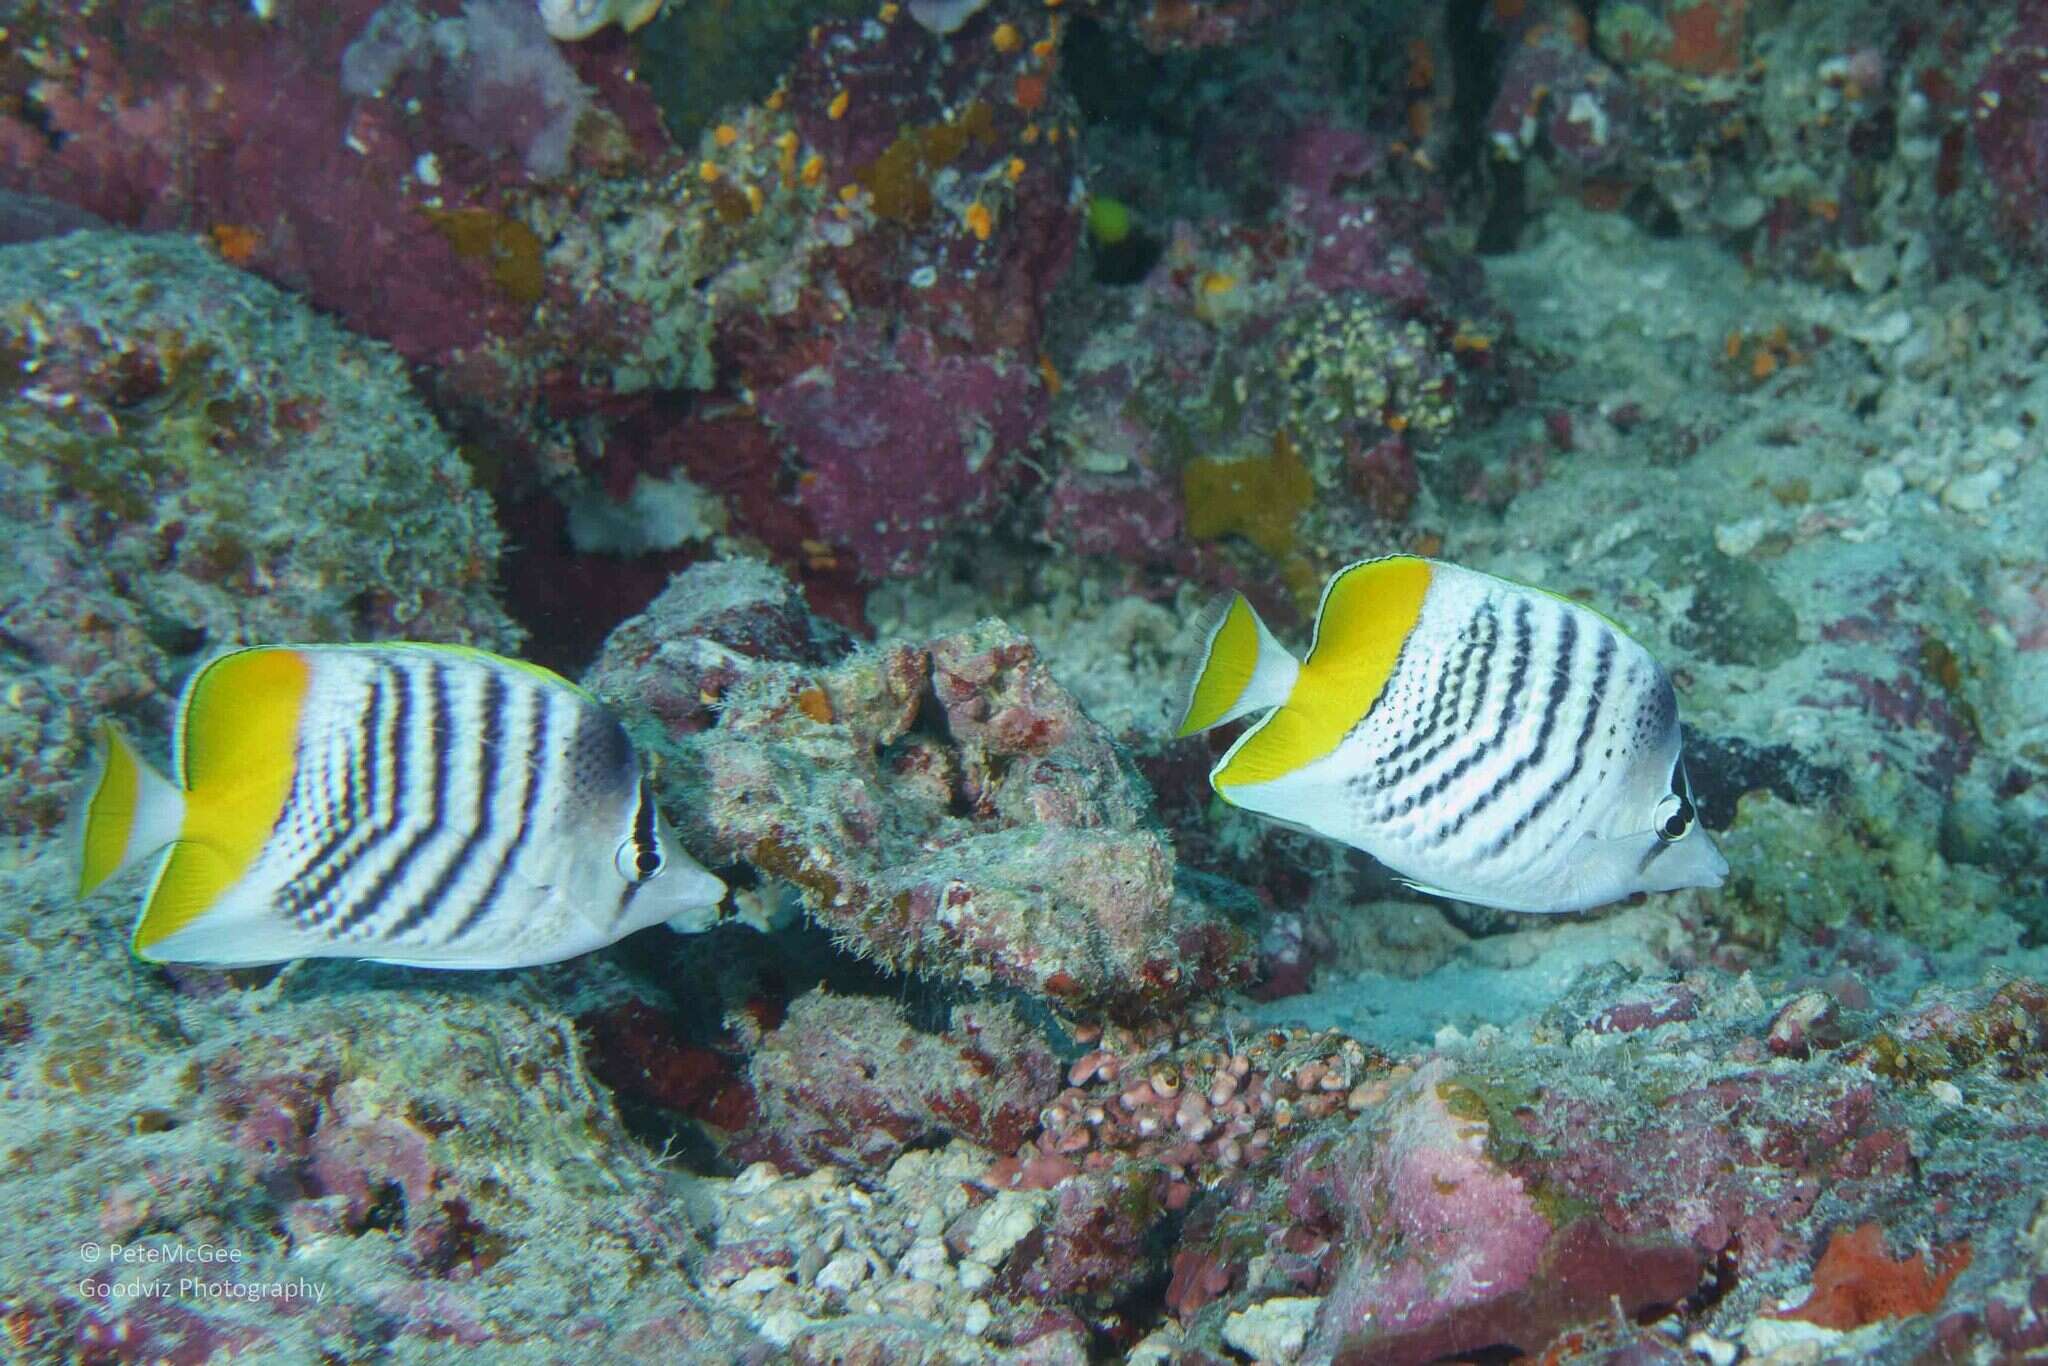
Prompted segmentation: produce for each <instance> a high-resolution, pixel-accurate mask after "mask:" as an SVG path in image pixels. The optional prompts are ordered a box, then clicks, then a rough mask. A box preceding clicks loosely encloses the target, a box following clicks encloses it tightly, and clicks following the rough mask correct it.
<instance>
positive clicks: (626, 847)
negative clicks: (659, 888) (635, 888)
mask: <svg viewBox="0 0 2048 1366" xmlns="http://www.w3.org/2000/svg"><path fill="white" fill-rule="evenodd" d="M612 862H613V864H614V866H616V867H617V868H618V870H619V876H620V877H622V878H624V879H626V881H628V882H646V881H649V880H650V879H652V878H654V877H655V876H657V875H658V874H659V873H660V872H661V868H662V861H661V849H660V847H659V846H658V845H652V844H648V845H643V844H641V843H640V841H639V839H638V838H637V837H634V836H628V837H627V838H626V839H625V840H624V841H623V842H621V843H620V845H619V849H618V852H617V853H616V854H614V855H613V856H612Z"/></svg>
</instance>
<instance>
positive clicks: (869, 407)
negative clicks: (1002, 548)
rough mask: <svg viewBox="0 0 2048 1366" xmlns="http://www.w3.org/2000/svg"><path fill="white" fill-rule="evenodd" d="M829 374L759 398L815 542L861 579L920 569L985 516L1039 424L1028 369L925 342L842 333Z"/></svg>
mask: <svg viewBox="0 0 2048 1366" xmlns="http://www.w3.org/2000/svg"><path fill="white" fill-rule="evenodd" d="M835 352H836V356H835V360H834V362H833V366H832V368H831V369H830V370H819V371H811V372H806V373H804V374H801V375H798V376H796V377H795V378H793V379H791V380H790V381H789V382H788V383H786V384H783V385H782V386H780V387H778V388H776V389H772V390H769V391H767V392H765V393H762V394H761V395H760V396H759V406H760V411H761V416H762V417H763V418H764V419H765V420H766V421H767V422H768V424H769V426H770V427H771V428H772V429H773V430H774V431H775V432H776V433H777V434H778V435H779V436H780V437H781V438H782V439H783V440H785V441H787V442H788V443H790V445H791V447H792V448H793V449H795V450H796V451H797V452H798V453H799V455H800V457H801V459H802V461H803V464H804V469H805V473H804V475H803V477H802V490H803V494H802V496H803V506H804V510H805V512H806V513H807V514H808V516H809V519H810V522H811V525H812V527H813V528H814V529H815V533H816V535H817V536H818V537H819V538H820V539H821V540H823V541H825V542H826V543H827V544H829V545H832V546H835V547H840V548H843V549H844V550H845V552H846V553H847V554H848V555H849V556H850V557H851V559H852V561H853V563H854V565H855V566H856V567H857V568H858V569H859V570H860V571H861V573H863V574H864V575H865V576H867V577H868V578H872V579H880V578H887V577H891V576H894V575H897V574H902V573H905V572H908V571H910V570H912V569H915V568H917V567H918V566H919V565H920V564H921V563H922V562H923V559H924V556H925V554H926V552H927V551H928V550H929V549H930V548H931V545H932V544H933V542H935V541H936V540H937V539H938V538H939V536H940V534H941V533H942V532H943V531H945V530H946V529H947V528H949V527H951V526H953V525H954V524H956V523H957V522H958V521H960V520H961V519H962V518H971V517H974V516H977V515H984V514H986V513H987V512H989V511H990V510H991V509H992V507H993V506H994V504H995V501H996V498H997V496H998V495H999V494H1000V493H1001V492H1002V490H1003V488H1004V486H1005V485H1006V484H1007V483H1009V482H1010V480H1011V479H1012V478H1014V475H1015V472H1016V470H1017V469H1018V468H1019V467H1018V466H1017V465H1016V463H1015V462H1014V461H1013V460H1011V459H1010V458H1009V455H1010V453H1011V452H1013V451H1015V450H1017V449H1018V448H1019V447H1021V446H1022V444H1023V443H1024V442H1025V441H1026V440H1027V439H1028V438H1029V437H1030V436H1031V434H1032V433H1033V431H1034V430H1035V429H1036V427H1037V426H1038V424H1039V423H1040V421H1042V419H1043V414H1044V407H1045V401H1044V393H1043V386H1042V385H1041V384H1040V382H1039V378H1038V374H1037V372H1036V371H1035V370H1033V369H1031V368H1029V367H1028V366H1026V365H1025V364H1023V363H1022V361H1021V359H1020V358H1017V357H1014V356H1013V357H1011V358H1010V359H1009V360H1008V362H1007V363H1006V362H1005V361H1004V360H1003V358H1002V357H1000V356H998V357H996V358H995V359H993V360H991V359H988V358H986V357H983V356H979V355H971V354H966V353H962V352H959V351H957V350H955V349H954V348H953V347H951V346H946V345H942V344H941V343H940V341H939V340H938V339H937V338H936V337H934V336H933V335H932V334H931V333H929V332H925V331H923V330H921V329H918V328H905V329H903V330H900V331H898V332H897V334H896V335H895V336H894V337H893V338H888V337H884V336H883V335H882V334H881V332H880V330H879V329H877V328H856V329H848V331H847V332H846V333H844V334H843V335H842V336H841V337H840V338H839V340H838V342H837V344H836V347H835Z"/></svg>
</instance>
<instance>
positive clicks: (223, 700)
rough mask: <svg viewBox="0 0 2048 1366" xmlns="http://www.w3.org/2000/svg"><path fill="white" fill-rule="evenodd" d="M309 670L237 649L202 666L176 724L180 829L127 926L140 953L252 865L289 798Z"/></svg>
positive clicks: (298, 662) (292, 654)
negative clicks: (183, 799)
mask: <svg viewBox="0 0 2048 1366" xmlns="http://www.w3.org/2000/svg"><path fill="white" fill-rule="evenodd" d="M311 676H312V671H311V668H310V666H309V665H308V663H307V660H306V657H305V656H304V655H302V654H300V653H299V652H298V651H296V650H288V649H253V650H238V651H236V652H235V653H234V654H231V655H224V656H222V657H221V658H219V659H217V660H215V661H214V662H213V663H211V664H209V665H207V666H206V668H205V669H204V670H202V671H201V672H200V674H199V676H198V677H197V678H195V679H194V680H193V681H192V684H191V686H190V687H189V688H187V689H186V692H185V700H184V705H183V706H182V708H181V709H180V712H179V716H178V735H177V749H178V774H179V778H180V780H181V784H182V786H183V787H184V788H185V790H186V791H187V792H188V793H189V794H191V795H190V796H189V797H188V799H187V805H186V807H185V826H184V829H183V830H182V831H180V832H179V835H178V842H177V844H176V845H175V846H174V847H173V849H172V852H171V855H170V857H169V858H168V859H166V860H165V861H164V866H163V867H162V869H160V870H159V871H158V873H157V880H156V886H155V887H154V888H153V889H152V891H151V892H150V897H149V904H148V908H147V909H146V910H145V911H144V913H143V916H142V919H141V921H140V922H139V923H137V925H136V927H135V939H134V948H135V950H136V952H138V953H141V952H143V951H145V950H147V949H148V948H149V947H150V946H151V945H153V944H156V943H158V942H160V941H161V940H163V939H165V938H167V937H169V936H170V935H172V934H175V933H177V932H178V931H179V930H180V929H183V928H184V927H185V926H186V925H188V924H190V923H191V922H192V921H193V920H194V919H196V918H197V917H198V916H199V915H201V914H202V913H204V912H205V911H206V909H207V908H208V907H210V906H212V905H213V904H214V903H215V902H216V901H218V900H219V899H220V895H221V893H222V892H224V891H226V890H227V889H228V887H230V886H231V885H233V883H234V882H235V880H236V879H237V878H239V877H241V876H242V875H243V874H244V873H245V872H247V871H248V869H249V866H250V865H251V864H252V863H254V862H255V861H256V856H257V854H259V853H261V852H262V850H263V846H264V844H265V842H266V841H268V840H269V838H270V835H271V832H272V830H273V829H275V828H276V825H277V818H278V815H279V813H280V812H282V811H283V810H284V804H285V799H286V798H287V797H288V796H289V795H290V794H291V786H292V774H293V772H294V769H295V765H296V762H297V755H298V730H299V713H300V710H301V708H303V706H304V705H305V700H306V690H307V687H308V685H309V683H310V681H311Z"/></svg>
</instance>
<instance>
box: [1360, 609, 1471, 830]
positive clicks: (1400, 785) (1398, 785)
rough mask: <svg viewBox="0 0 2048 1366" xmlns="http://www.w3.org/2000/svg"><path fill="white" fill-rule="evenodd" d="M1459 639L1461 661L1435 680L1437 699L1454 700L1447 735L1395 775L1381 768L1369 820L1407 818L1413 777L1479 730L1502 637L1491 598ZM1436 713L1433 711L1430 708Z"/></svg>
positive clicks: (1412, 797)
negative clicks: (1467, 709) (1468, 702)
mask: <svg viewBox="0 0 2048 1366" xmlns="http://www.w3.org/2000/svg"><path fill="white" fill-rule="evenodd" d="M1481 625H1483V626H1484V628H1485V629H1484V630H1479V629H1477V628H1478V627H1480V626H1481ZM1459 639H1460V641H1461V642H1462V645H1463V648H1462V649H1461V650H1460V651H1459V654H1458V657H1457V660H1456V661H1455V662H1454V663H1452V664H1451V665H1450V666H1449V667H1448V668H1446V669H1444V670H1439V671H1438V674H1437V677H1436V680H1435V681H1436V685H1437V686H1436V695H1437V699H1438V700H1441V699H1443V698H1444V697H1445V696H1446V695H1448V696H1449V697H1450V699H1451V724H1450V726H1449V727H1448V728H1447V729H1446V731H1445V732H1444V737H1443V739H1441V740H1439V741H1437V742H1436V743H1435V744H1433V745H1431V746H1429V748H1428V749H1427V750H1425V751H1424V752H1423V753H1421V754H1418V755H1416V756H1415V757H1414V758H1412V759H1410V760H1409V761H1408V762H1407V763H1406V764H1403V765H1402V766H1401V767H1400V768H1399V769H1398V770H1394V771H1393V772H1391V773H1388V772H1387V771H1386V770H1385V769H1381V770H1380V772H1381V773H1382V774H1384V775H1385V776H1382V777H1380V778H1379V779H1377V780H1376V782H1375V784H1374V785H1375V786H1376V787H1378V788H1381V789H1384V790H1385V791H1386V797H1385V800H1384V801H1382V802H1381V803H1379V804H1378V805H1377V806H1375V807H1374V808H1373V809H1372V810H1371V811H1370V813H1369V815H1368V817H1367V819H1369V820H1372V821H1384V820H1388V819H1390V818H1393V817H1397V816H1404V815H1406V814H1407V813H1408V812H1410V811H1413V810H1414V809H1415V802H1416V795H1415V794H1414V793H1413V792H1409V794H1408V795H1407V796H1405V797H1404V796H1402V795H1401V794H1402V793H1403V791H1405V790H1407V784H1408V783H1409V781H1410V780H1411V779H1413V778H1414V777H1416V775H1418V774H1419V773H1420V772H1422V770H1423V769H1425V768H1427V767H1428V766H1429V765H1430V764H1432V763H1434V762H1435V761H1436V760H1437V759H1438V758H1440V757H1441V756H1442V755H1443V754H1445V753H1446V752H1447V751H1449V750H1450V749H1451V747H1452V746H1454V745H1456V744H1458V743H1459V742H1460V741H1462V740H1470V739H1471V738H1472V736H1473V735H1474V734H1475V733H1476V724H1477V720H1478V717H1479V716H1480V714H1481V713H1483V712H1484V711H1485V710H1486V699H1487V694H1488V692H1489V691H1490V690H1491V688H1492V683H1493V652H1494V647H1495V646H1496V645H1497V644H1498V642H1499V640H1500V619H1499V616H1498V614H1497V613H1496V612H1495V610H1494V606H1493V602H1492V600H1491V599H1488V600H1485V601H1482V602H1481V603H1480V604H1479V606H1478V607H1477V608H1476V609H1475V610H1474V611H1473V613H1472V616H1471V618H1470V620H1469V622H1468V623H1467V626H1466V628H1465V629H1463V630H1461V631H1460V632H1459ZM1475 648H1476V649H1477V650H1478V652H1479V653H1478V660H1477V663H1476V665H1475V663H1474V662H1473V659H1472V654H1473V651H1474V649H1475ZM1446 673H1448V674H1450V676H1451V681H1450V684H1449V686H1448V687H1447V686H1445V685H1444V683H1443V677H1444V675H1445V674H1446ZM1468 683H1469V684H1470V685H1471V687H1472V709H1471V714H1470V715H1466V714H1465V713H1464V710H1463V708H1464V698H1465V689H1466V686H1467V684H1468ZM1433 711H1434V709H1433V708H1432V712H1433Z"/></svg>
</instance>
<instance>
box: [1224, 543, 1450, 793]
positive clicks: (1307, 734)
mask: <svg viewBox="0 0 2048 1366" xmlns="http://www.w3.org/2000/svg"><path fill="white" fill-rule="evenodd" d="M1430 578H1431V568H1430V562H1429V561H1428V560H1425V559H1420V558H1418V557H1416V556H1413V555H1392V556H1388V557H1386V558H1384V559H1378V560H1363V561H1360V562H1359V563H1357V564H1353V565H1348V566H1346V567H1345V568H1343V569H1340V570H1338V571H1337V572H1336V574H1334V575H1332V576H1331V579H1330V582H1329V584H1328V585H1327V586H1326V587H1325V588H1324V589H1323V602H1322V606H1321V607H1320V608H1318V609H1317V611H1316V634H1315V642H1314V644H1312V645H1311V646H1310V647H1309V652H1308V658H1307V659H1305V660H1303V661H1302V664H1301V670H1300V674H1299V676H1298V677H1296V678H1295V679H1293V680H1292V683H1293V687H1292V689H1291V690H1290V692H1289V693H1288V695H1287V697H1286V699H1285V705H1284V706H1282V707H1280V708H1279V709H1278V710H1276V711H1274V712H1273V714H1272V715H1270V716H1268V717H1267V718H1266V719H1265V720H1263V721H1261V722H1260V723H1259V724H1258V725H1256V726H1254V727H1253V728H1252V729H1250V730H1248V731H1246V732H1245V733H1244V734H1243V735H1241V736H1239V737H1238V741H1237V743H1236V744H1235V745H1232V746H1231V747H1230V751H1229V753H1227V754H1225V755H1224V756H1223V758H1222V760H1221V761H1220V762H1219V763H1218V764H1217V765H1216V768H1215V770H1214V772H1212V773H1211V774H1210V781H1211V782H1212V783H1214V784H1215V786H1216V788H1217V790H1218V791H1219V792H1221V791H1223V790H1224V789H1225V788H1231V787H1248V786H1251V785H1253V784H1256V783H1264V782H1271V781H1272V780H1274V779H1276V778H1283V777H1285V776H1287V775H1288V774H1290V773H1293V772H1295V771H1296V770H1298V769H1300V768H1302V767H1303V766H1304V765H1307V764H1311V763H1314V762H1315V761H1316V760H1318V759H1321V758H1324V757H1326V756H1327V755H1329V754H1331V753H1332V752H1333V751H1335V750H1336V748H1337V746H1338V745H1340V744H1342V743H1343V740H1344V737H1345V736H1346V735H1348V734H1350V733H1351V729H1352V727H1354V726H1356V725H1357V724H1358V723H1359V722H1360V721H1361V720H1363V719H1364V718H1365V714H1366V713H1367V712H1369V711H1371V710H1372V706H1373V703H1375V702H1377V701H1378V700H1379V696H1380V691H1381V690H1382V689H1383V688H1385V687H1386V685H1387V679H1388V678H1389V677H1391V676H1392V675H1393V672H1394V664H1395V661H1397V660H1398V659H1399V658H1400V657H1401V646H1402V645H1403V644H1404V643H1405V642H1406V641H1407V639H1408V633H1409V632H1410V631H1412V630H1414V629H1415V623H1416V622H1417V621H1418V620H1419V619H1420V618H1421V616H1422V603H1423V598H1424V597H1425V596H1426V595H1427V594H1428V592H1429V584H1430ZM1226 795H1227V794H1226Z"/></svg>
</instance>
